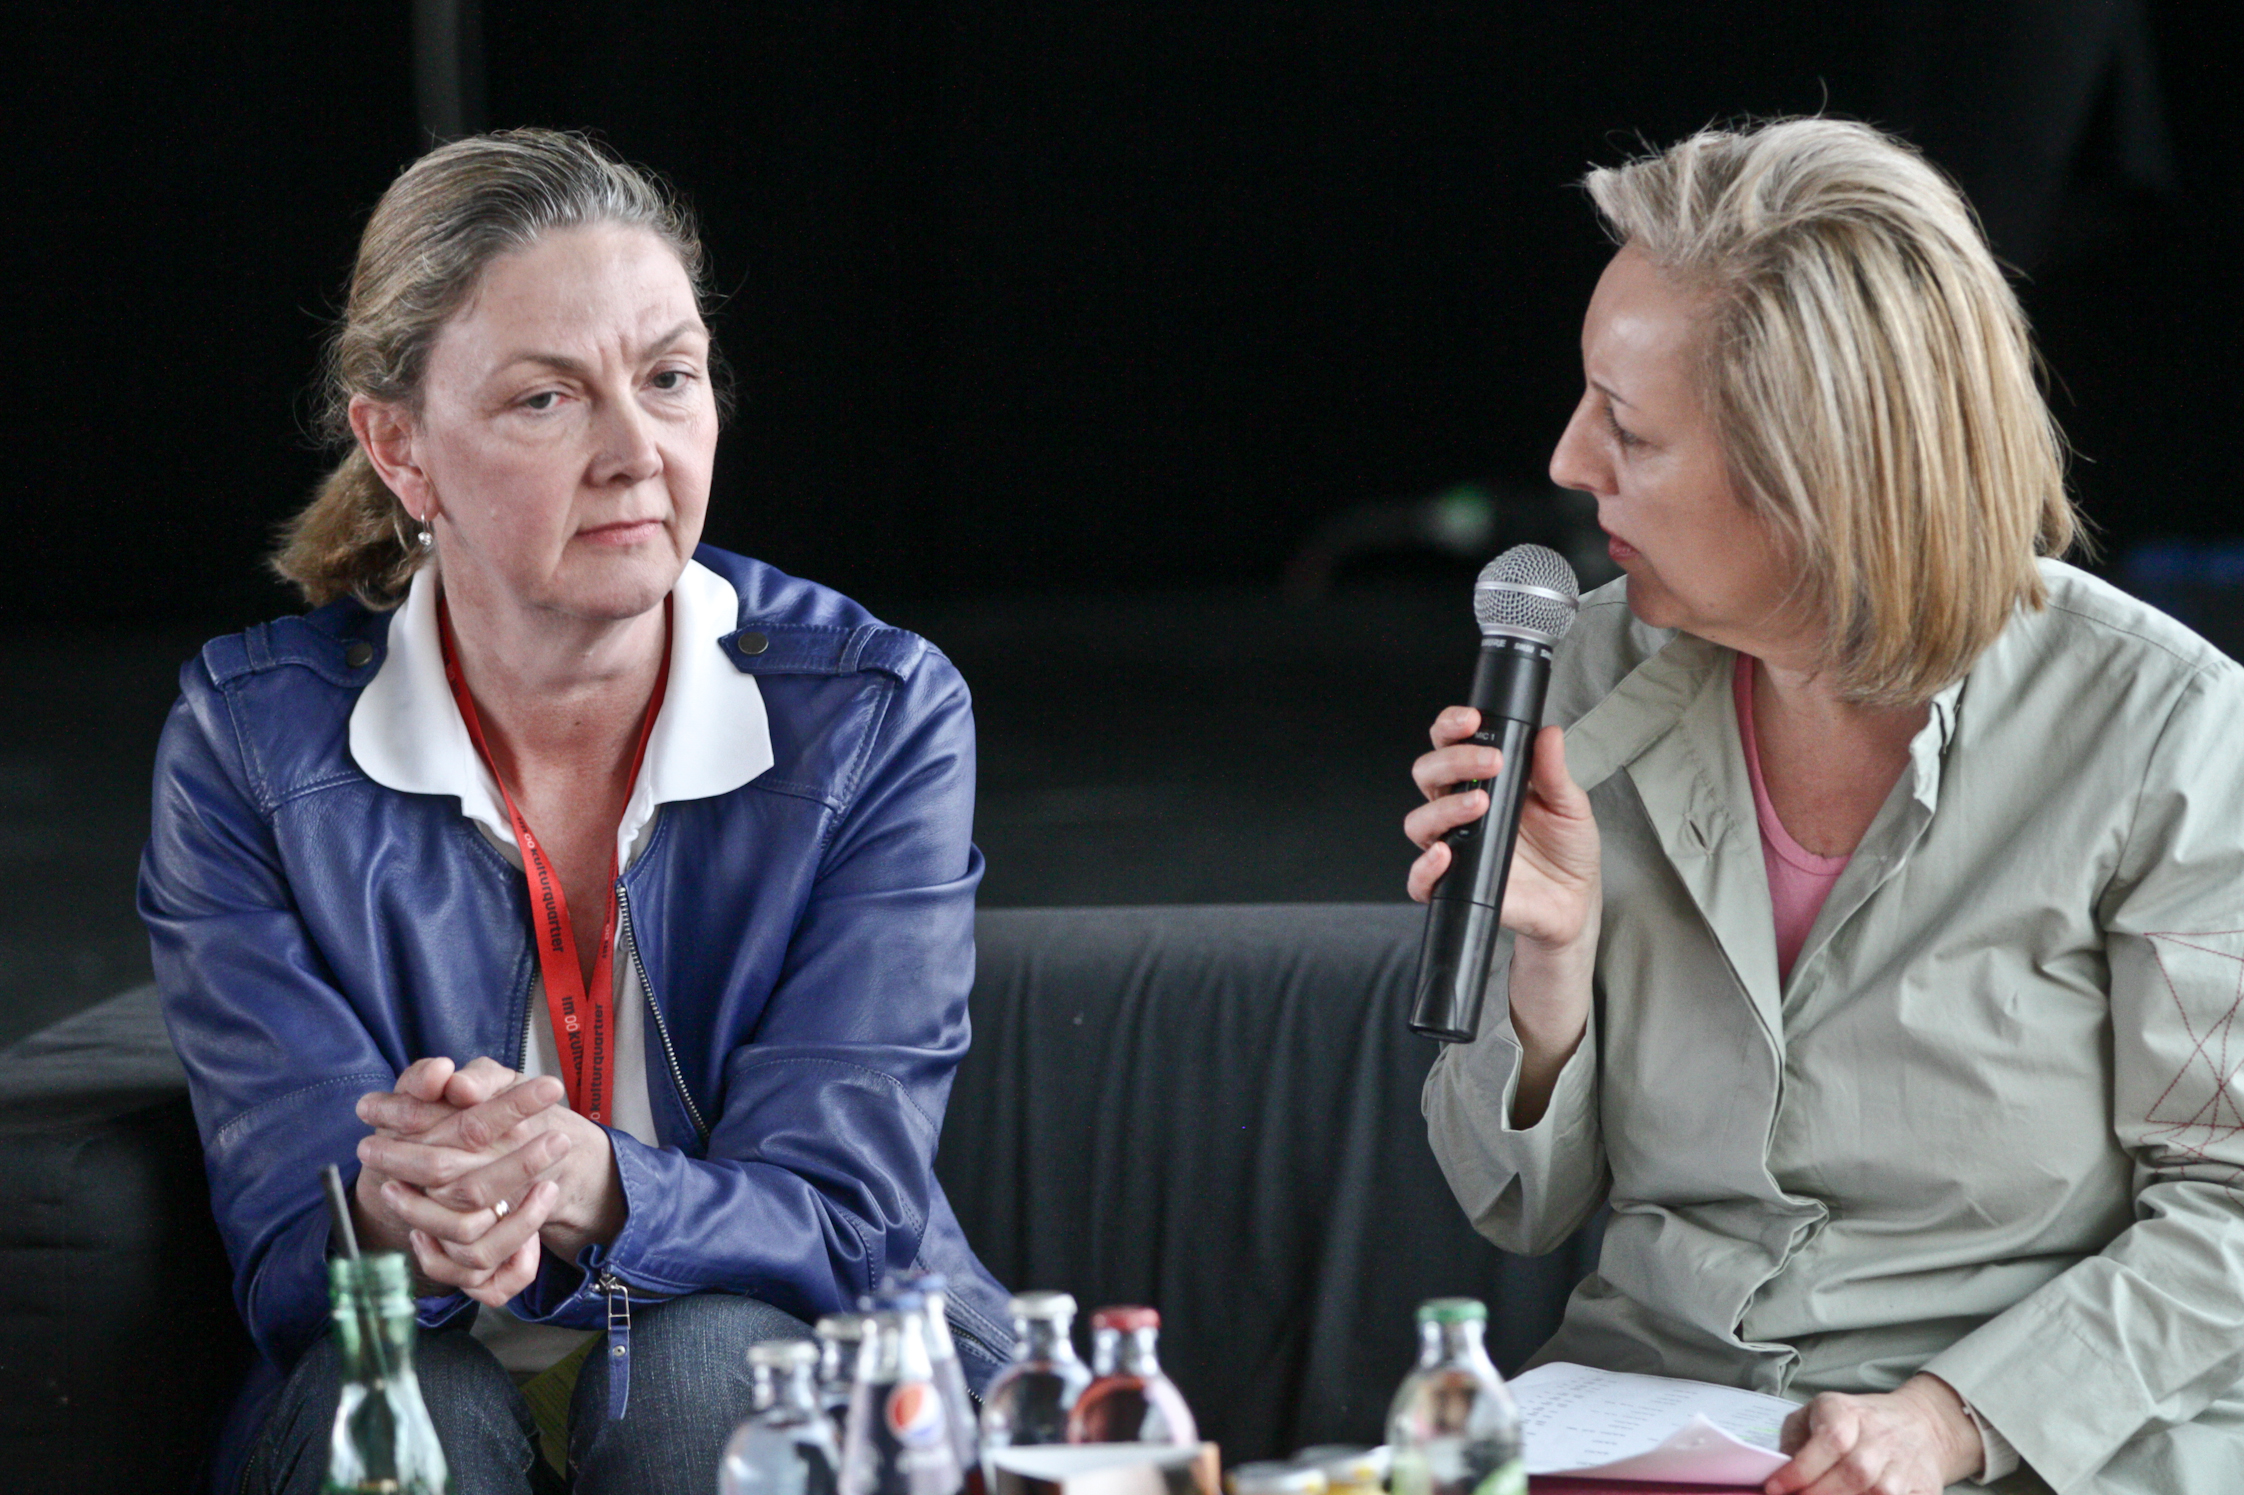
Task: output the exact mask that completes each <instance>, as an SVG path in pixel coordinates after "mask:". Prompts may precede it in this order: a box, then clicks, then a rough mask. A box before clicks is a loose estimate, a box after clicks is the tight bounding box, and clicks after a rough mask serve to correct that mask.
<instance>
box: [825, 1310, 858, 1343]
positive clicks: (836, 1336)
mask: <svg viewBox="0 0 2244 1495" xmlns="http://www.w3.org/2000/svg"><path fill="white" fill-rule="evenodd" d="M818 1337H819V1338H820V1339H830V1340H832V1341H834V1342H835V1343H836V1344H858V1343H861V1342H862V1341H863V1340H864V1338H865V1315H863V1314H861V1313H829V1314H827V1315H826V1316H825V1317H824V1318H822V1319H820V1320H819V1321H818Z"/></svg>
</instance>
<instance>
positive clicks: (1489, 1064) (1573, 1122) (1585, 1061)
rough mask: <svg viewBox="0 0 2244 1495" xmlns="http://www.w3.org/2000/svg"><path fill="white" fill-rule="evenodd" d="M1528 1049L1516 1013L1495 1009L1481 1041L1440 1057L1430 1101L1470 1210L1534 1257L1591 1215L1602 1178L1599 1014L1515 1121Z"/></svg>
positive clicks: (1508, 1245)
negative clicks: (1527, 1122) (1533, 1109)
mask: <svg viewBox="0 0 2244 1495" xmlns="http://www.w3.org/2000/svg"><path fill="white" fill-rule="evenodd" d="M1491 996H1492V999H1494V997H1495V994H1494V993H1492V994H1491ZM1522 1057H1523V1055H1522V1053H1521V1050H1520V1046H1519V1042H1518V1040H1517V1039H1516V1038H1514V1037H1513V1035H1512V1030H1511V1023H1510V1019H1509V1015H1508V1014H1506V1015H1505V1016H1504V1017H1502V1018H1493V1017H1492V1018H1491V1019H1490V1020H1488V1021H1487V1022H1486V1023H1485V1024H1484V1026H1483V1027H1482V1029H1481V1035H1480V1038H1479V1039H1478V1040H1477V1041H1475V1042H1473V1043H1471V1044H1458V1045H1454V1046H1452V1047H1451V1048H1449V1049H1447V1050H1446V1051H1444V1052H1443V1054H1442V1055H1441V1057H1440V1058H1439V1059H1438V1060H1437V1061H1436V1062H1435V1065H1434V1069H1433V1072H1432V1073H1431V1074H1430V1075H1429V1076H1428V1077H1427V1083H1426V1094H1425V1101H1424V1107H1425V1114H1426V1130H1427V1137H1428V1140H1429V1141H1430V1142H1431V1143H1432V1146H1433V1152H1434V1158H1435V1160H1436V1161H1437V1162H1438V1163H1439V1164H1440V1165H1441V1169H1442V1173H1443V1175H1444V1177H1446V1178H1447V1179H1448V1181H1449V1186H1450V1190H1451V1192H1452V1193H1454V1194H1455V1195H1456V1196H1457V1202H1458V1204H1459V1205H1461V1206H1462V1207H1463V1208H1464V1211H1465V1214H1466V1217H1467V1218H1468V1219H1470V1220H1471V1221H1472V1222H1473V1226H1474V1228H1475V1229H1477V1230H1478V1231H1480V1233H1481V1234H1482V1235H1484V1236H1486V1237H1488V1238H1489V1239H1490V1240H1492V1241H1494V1242H1495V1243H1496V1244H1497V1245H1499V1246H1501V1247H1503V1248H1504V1249H1505V1250H1507V1251H1514V1252H1518V1253H1521V1254H1523V1255H1530V1256H1532V1255H1538V1254H1540V1253H1542V1252H1545V1251H1549V1250H1552V1249H1555V1248H1556V1247H1557V1246H1558V1245H1559V1244H1561V1243H1562V1242H1563V1241H1564V1240H1565V1239H1566V1236H1567V1235H1568V1234H1569V1233H1570V1232H1571V1231H1572V1230H1573V1229H1574V1227H1575V1226H1577V1225H1579V1224H1580V1223H1581V1222H1582V1220H1584V1219H1586V1218H1588V1216H1589V1215H1590V1213H1592V1212H1593V1211H1594V1210H1595V1209H1596V1208H1597V1202H1598V1198H1599V1196H1600V1192H1601V1189H1602V1186H1603V1159H1602V1153H1601V1150H1600V1144H1599V1124H1598V1113H1597V1033H1596V1023H1595V1020H1594V1017H1593V1019H1592V1021H1591V1023H1590V1026H1589V1028H1588V1029H1587V1030H1585V1031H1584V1033H1583V1035H1582V1041H1581V1043H1580V1044H1579V1045H1577V1046H1576V1048H1575V1050H1574V1053H1573V1054H1572V1056H1571V1057H1569V1058H1568V1059H1567V1061H1566V1064H1565V1066H1564V1067H1563V1068H1562V1069H1560V1071H1559V1073H1558V1078H1557V1080H1556V1082H1555V1083H1554V1084H1553V1086H1552V1090H1551V1097H1550V1102H1549V1104H1548V1105H1546V1106H1545V1107H1544V1108H1543V1114H1542V1115H1541V1116H1540V1117H1538V1118H1537V1119H1536V1121H1535V1123H1534V1125H1532V1126H1527V1127H1517V1126H1514V1125H1513V1124H1512V1106H1513V1103H1514V1102H1515V1101H1516V1100H1517V1098H1518V1093H1519V1077H1520V1068H1521V1059H1522Z"/></svg>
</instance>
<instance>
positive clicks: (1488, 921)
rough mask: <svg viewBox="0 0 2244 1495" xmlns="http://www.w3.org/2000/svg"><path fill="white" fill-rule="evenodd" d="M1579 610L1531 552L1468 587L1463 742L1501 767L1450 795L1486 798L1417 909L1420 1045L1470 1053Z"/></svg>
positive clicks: (1562, 573)
mask: <svg viewBox="0 0 2244 1495" xmlns="http://www.w3.org/2000/svg"><path fill="white" fill-rule="evenodd" d="M1579 606H1580V589H1579V587H1578V586H1577V584H1576V583H1575V580H1574V573H1573V571H1572V569H1571V568H1569V567H1568V566H1567V564H1566V562H1565V561H1564V560H1562V559H1560V558H1559V555H1558V552H1556V551H1554V550H1546V549H1544V548H1543V547H1542V546H1540V545H1514V546H1513V547H1512V548H1511V549H1509V550H1507V551H1505V552H1504V553H1503V554H1502V555H1500V556H1498V557H1496V559H1494V560H1492V561H1490V562H1489V563H1488V564H1487V565H1486V566H1484V567H1482V568H1481V573H1480V579H1479V580H1478V581H1476V582H1474V583H1473V616H1474V617H1475V618H1477V619H1478V620H1479V622H1480V664H1479V666H1478V667H1477V668H1476V669H1474V671H1473V693H1472V697H1471V699H1470V700H1469V701H1468V702H1467V703H1466V704H1468V705H1470V706H1471V707H1472V708H1473V709H1474V710H1476V711H1478V712H1479V713H1480V730H1479V731H1478V732H1475V733H1474V734H1473V739H1472V740H1473V741H1475V742H1477V743H1481V744H1483V745H1484V746H1488V747H1493V748H1495V749H1497V750H1498V751H1500V752H1501V753H1503V755H1504V766H1503V767H1502V768H1501V769H1500V770H1498V772H1497V775H1496V778H1495V779H1494V780H1493V781H1484V780H1478V779H1475V780H1472V781H1470V782H1468V783H1464V784H1460V785H1458V786H1457V789H1456V791H1455V792H1463V791H1465V790H1468V789H1486V790H1487V791H1488V810H1487V812H1486V813H1485V814H1483V815H1482V816H1481V818H1480V819H1478V820H1474V821H1469V822H1467V823H1466V824H1464V825H1461V826H1458V827H1457V828H1456V829H1455V830H1453V831H1451V832H1450V833H1449V834H1448V835H1447V836H1445V837H1443V839H1444V840H1446V841H1447V842H1448V843H1449V871H1448V872H1446V873H1444V874H1443V875H1442V880H1441V881H1440V882H1438V883H1436V884H1434V895H1433V898H1432V900H1431V901H1430V902H1429V903H1428V904H1427V905H1426V939H1425V943H1424V944H1423V945H1421V946H1420V947H1419V950H1418V995H1417V998H1416V999H1415V1000H1414V1001H1413V1002H1412V1003H1411V1005H1410V1027H1411V1031H1412V1032H1415V1033H1423V1034H1425V1035H1426V1036H1427V1037H1428V1038H1438V1039H1440V1040H1441V1041H1442V1042H1444V1043H1470V1042H1472V1040H1473V1039H1474V1037H1475V1036H1477V1035H1478V1033H1479V1031H1480V1001H1481V995H1482V993H1483V992H1484V991H1486V989H1487V987H1488V968H1489V964H1490V962H1491V961H1492V960H1493V959H1494V957H1495V954H1496V934H1497V916H1498V914H1499V913H1501V912H1502V910H1503V907H1504V884H1505V882H1506V881H1507V880H1508V879H1509V878H1510V876H1511V870H1512V842H1513V840H1514V839H1516V838H1517V836H1518V835H1519V811H1520V806H1521V804H1522V803H1523V802H1524V801H1525V800H1526V798H1527V780H1528V769H1529V767H1530V760H1531V759H1532V756H1533V753H1534V747H1535V730H1536V728H1537V727H1538V726H1540V725H1541V724H1542V720H1543V693H1544V691H1545V689H1547V688H1548V687H1549V685H1550V680H1551V649H1552V646H1554V645H1555V644H1557V642H1558V641H1559V639H1560V637H1561V636H1563V635H1564V634H1565V632H1566V630H1567V629H1568V628H1569V627H1570V626H1572V624H1573V622H1574V611H1575V609H1576V608H1577V607H1579Z"/></svg>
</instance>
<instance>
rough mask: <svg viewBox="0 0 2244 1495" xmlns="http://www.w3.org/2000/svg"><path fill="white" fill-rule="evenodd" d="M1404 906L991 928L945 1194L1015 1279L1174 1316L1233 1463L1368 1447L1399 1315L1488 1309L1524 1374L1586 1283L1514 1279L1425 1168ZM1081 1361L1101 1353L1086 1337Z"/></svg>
mask: <svg viewBox="0 0 2244 1495" xmlns="http://www.w3.org/2000/svg"><path fill="white" fill-rule="evenodd" d="M1422 922H1423V914H1422V912H1421V911H1420V910H1419V909H1417V908H1415V907H1413V906H1410V905H1393V906H1389V905H1288V906H1278V907H1266V908H1247V907H1236V908H1227V907H1203V908H1175V907H1165V908H1139V909H1130V908H1117V909H1014V910H995V911H988V912H985V913H983V914H982V915H981V919H980V926H979V946H980V960H981V969H980V972H979V975H978V977H977V979H976V981H975V985H974V998H973V1015H974V1024H975V1031H974V1048H973V1052H972V1053H971V1054H970V1055H969V1056H968V1058H967V1060H966V1063H965V1065H964V1066H963V1067H962V1068H961V1070H960V1072H959V1078H958V1083H957V1087H956V1089H955V1090H954V1092H953V1094H952V1097H951V1104H950V1113H949V1121H948V1124H947V1126H946V1128H945V1132H944V1138H943V1149H942V1153H941V1156H940V1157H939V1158H938V1160H937V1165H936V1166H937V1172H938V1173H939V1175H940V1176H941V1178H942V1180H943V1183H944V1186H945V1188H946V1190H947V1191H948V1192H949V1194H950V1196H951V1200H952V1202H953V1204H954V1205H955V1206H956V1207H957V1209H958V1213H959V1217H960V1219H961V1220H962V1221H963V1222H964V1223H965V1226H966V1230H967V1235H968V1238H969V1239H970V1240H972V1241H973V1242H974V1245H975V1248H976V1250H977V1251H979V1252H980V1254H981V1256H982V1259H983V1260H984V1261H985V1262H987V1263H988V1265H989V1267H990V1269H991V1270H992V1271H994V1272H995V1273H996V1274H997V1275H998V1277H999V1279H1000V1280H1001V1281H1004V1282H1006V1283H1007V1284H1008V1285H1010V1286H1013V1287H1015V1288H1024V1287H1050V1288H1061V1289H1065V1290H1067V1291H1070V1292H1072V1293H1074V1294H1075V1295H1076V1297H1077V1299H1078V1300H1079V1301H1080V1302H1081V1304H1082V1306H1083V1309H1084V1312H1085V1314H1086V1315H1088V1313H1089V1311H1090V1310H1091V1309H1092V1308H1093V1307H1095V1306H1097V1305H1098V1304H1101V1303H1109V1302H1144V1303H1151V1304H1153V1305H1155V1306H1156V1307H1158V1308H1159V1309H1160V1310H1161V1313H1162V1319H1163V1325H1164V1328H1163V1333H1162V1346H1163V1348H1162V1360H1163V1364H1164V1365H1165V1366H1166V1367H1167V1368H1168V1370H1169V1372H1170V1374H1171V1375H1173V1376H1174V1377H1175V1378H1176V1380H1177V1382H1178V1384H1179V1385H1180V1386H1181V1387H1182V1388H1183V1390H1184V1393H1185V1395H1186V1397H1187V1399H1188V1400H1189V1401H1190V1402H1191V1403H1192V1406H1193V1409H1194V1411H1195V1413H1196V1414H1197V1415H1198V1416H1199V1418H1200V1424H1201V1430H1202V1432H1203V1434H1205V1435H1206V1436H1208V1437H1212V1438H1215V1439H1217V1440H1218V1441H1220V1442H1221V1443H1222V1444H1223V1445H1224V1455H1225V1458H1226V1460H1227V1461H1235V1460H1238V1459H1249V1458H1262V1457H1268V1456H1271V1455H1274V1454H1280V1453H1284V1452H1289V1451H1291V1450H1292V1449H1294V1448H1297V1447H1300V1446H1302V1445H1304V1444H1308V1443H1318V1442H1325V1443H1329V1442H1362V1443H1371V1442H1378V1441H1381V1428H1382V1425H1383V1423H1384V1419H1385V1414H1386V1407H1387V1401H1388V1398H1389V1397H1390V1396H1391V1395H1392V1393H1393V1391H1394V1388H1395V1385H1396V1383H1397V1382H1399V1381H1400V1380H1401V1378H1402V1375H1403V1373H1404V1371H1405V1370H1406V1369H1407V1368H1408V1367H1409V1364H1410V1359H1411V1355H1412V1353H1413V1350H1414V1347H1415V1338H1414V1332H1415V1331H1414V1330H1413V1328H1412V1325H1411V1309H1412V1308H1413V1307H1414V1306H1415V1305H1416V1304H1417V1302H1418V1301H1419V1300H1420V1299H1422V1298H1427V1297H1432V1296H1436V1295H1441V1294H1452V1293H1463V1294H1469V1295H1471V1296H1474V1297H1479V1298H1483V1299H1485V1300H1486V1301H1487V1302H1488V1304H1489V1309H1490V1314H1491V1323H1490V1334H1489V1339H1490V1347H1491V1351H1492V1353H1494V1354H1495V1355H1496V1357H1497V1360H1498V1363H1499V1364H1500V1365H1503V1366H1505V1367H1506V1368H1513V1367H1516V1366H1517V1364H1518V1363H1519V1361H1520V1360H1522V1359H1524V1358H1525V1357H1526V1355H1527V1354H1529V1353H1530V1352H1531V1351H1532V1350H1533V1349H1534V1348H1535V1347H1536V1346H1537V1345H1538V1344H1540V1343H1541V1342H1542V1340H1543V1339H1544V1338H1545V1337H1547V1336H1548V1334H1549V1333H1550V1332H1551V1330H1552V1329H1554V1328H1555V1327H1556V1325H1557V1319H1558V1313H1559V1310H1560V1308H1561V1306H1562V1305H1563V1303H1564V1300H1565V1295H1566V1292H1567V1290H1568V1289H1569V1288H1570V1287H1571V1286H1572V1284H1573V1283H1574V1281H1575V1280H1577V1279H1578V1278H1579V1277H1580V1276H1581V1274H1582V1273H1583V1271H1584V1270H1586V1267H1587V1265H1588V1261H1589V1257H1588V1252H1589V1249H1590V1248H1589V1245H1588V1243H1587V1242H1586V1241H1584V1240H1581V1239H1577V1241H1576V1242H1575V1243H1573V1245H1571V1246H1570V1247H1569V1248H1567V1249H1565V1250H1562V1251H1560V1252H1558V1253H1554V1254H1553V1255H1552V1256H1550V1257H1546V1258H1541V1259H1535V1260H1523V1259H1518V1258H1512V1257H1507V1256H1506V1255H1504V1254H1503V1253H1502V1252H1499V1251H1498V1250H1496V1249H1495V1248H1494V1247H1493V1246H1491V1245H1489V1244H1488V1243H1487V1242H1486V1241H1483V1240H1482V1239H1480V1238H1479V1237H1478V1236H1476V1235H1475V1234H1474V1233H1473V1231H1472V1230H1471V1228H1470V1227H1469V1226H1468V1225H1467V1224H1466V1222H1465V1220H1464V1217H1463V1215H1462V1214H1461V1212H1460V1211H1459V1210H1458V1208H1457V1205H1456V1203H1455V1201H1454V1200H1453V1199H1452V1197H1451V1195H1450V1193H1449V1189H1448V1186H1447V1185H1446V1184H1445V1183H1444V1182H1443V1180H1442V1177H1441V1174H1440V1172H1439V1170H1438V1169H1437V1168H1436V1167H1435V1165H1434V1161H1433V1158H1432V1155H1431V1153H1430V1152H1429V1151H1428V1149H1427V1146H1426V1131H1425V1124H1424V1122H1423V1120H1422V1119H1421V1118H1420V1115H1419V1109H1418V1095H1419V1089H1420V1086H1421V1084H1422V1082H1423V1081H1424V1079H1425V1075H1426V1070H1427V1067H1428V1066H1429V1065H1430V1064H1431V1063H1432V1060H1433V1054H1434V1046H1433V1044H1432V1043H1431V1042H1430V1041H1428V1040H1426V1039H1422V1038H1419V1037H1417V1036H1415V1035H1413V1034H1412V1033H1410V1031H1409V1030H1408V1028H1407V1027H1406V1025H1405V1022H1404V1014H1405V1012H1406V1010H1407V1008H1408V1005H1409V999H1410V983H1411V979H1412V976H1413V974H1414V971H1415V968H1416V965H1417V955H1418V937H1419V931H1420V927H1421V924H1422ZM1084 1338H1085V1339H1086V1342H1087V1338H1088V1335H1087V1329H1086V1333H1085V1335H1084Z"/></svg>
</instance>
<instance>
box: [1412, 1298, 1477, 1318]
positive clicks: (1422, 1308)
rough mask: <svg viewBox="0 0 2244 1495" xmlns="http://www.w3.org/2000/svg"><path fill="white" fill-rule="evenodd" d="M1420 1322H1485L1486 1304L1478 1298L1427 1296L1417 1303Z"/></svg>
mask: <svg viewBox="0 0 2244 1495" xmlns="http://www.w3.org/2000/svg"><path fill="white" fill-rule="evenodd" d="M1418 1322H1420V1323H1421V1324H1485V1323H1487V1322H1488V1305H1487V1304H1485V1303H1483V1302H1481V1300H1480V1299H1478V1298H1428V1299H1427V1300H1426V1301H1425V1302H1423V1303H1421V1304H1419V1305H1418Z"/></svg>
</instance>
